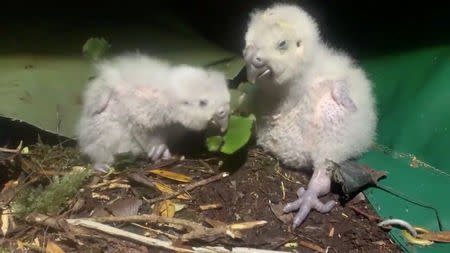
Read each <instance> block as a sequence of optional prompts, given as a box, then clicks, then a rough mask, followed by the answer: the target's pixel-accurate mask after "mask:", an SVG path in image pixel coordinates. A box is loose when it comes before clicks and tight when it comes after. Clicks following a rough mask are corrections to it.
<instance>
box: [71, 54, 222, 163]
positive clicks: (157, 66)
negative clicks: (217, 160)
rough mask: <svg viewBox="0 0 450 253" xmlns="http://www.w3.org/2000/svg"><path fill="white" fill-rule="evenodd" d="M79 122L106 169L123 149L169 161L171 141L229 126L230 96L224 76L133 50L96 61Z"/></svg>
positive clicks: (87, 149)
mask: <svg viewBox="0 0 450 253" xmlns="http://www.w3.org/2000/svg"><path fill="white" fill-rule="evenodd" d="M96 69H97V75H96V77H95V78H94V79H93V80H91V81H90V82H89V83H88V86H87V88H86V91H85V93H84V96H83V109H82V115H81V119H80V122H79V125H78V143H79V146H80V149H81V152H82V153H83V154H85V155H87V156H88V157H90V158H91V160H92V161H93V162H94V168H95V169H97V170H100V171H105V170H106V169H108V168H109V167H110V166H111V164H112V163H113V162H114V159H115V156H116V155H117V154H121V153H131V154H133V155H136V156H137V155H142V154H146V155H147V156H148V158H150V159H151V160H157V159H160V158H162V159H168V158H170V157H171V153H170V150H169V147H168V141H169V139H172V140H173V139H176V138H181V136H182V135H183V134H185V133H186V132H189V131H202V130H205V129H207V128H208V127H210V126H216V127H218V128H220V130H221V131H222V132H223V131H225V130H226V128H227V125H228V116H229V101H230V94H229V91H228V88H227V82H226V79H225V77H224V75H223V74H222V73H220V72H216V71H210V70H205V69H202V68H199V67H194V66H188V65H171V64H170V63H168V62H165V61H163V60H161V59H157V58H152V57H150V56H146V55H143V54H128V55H122V56H118V57H115V58H113V59H111V60H104V61H102V62H100V63H99V64H97V65H96Z"/></svg>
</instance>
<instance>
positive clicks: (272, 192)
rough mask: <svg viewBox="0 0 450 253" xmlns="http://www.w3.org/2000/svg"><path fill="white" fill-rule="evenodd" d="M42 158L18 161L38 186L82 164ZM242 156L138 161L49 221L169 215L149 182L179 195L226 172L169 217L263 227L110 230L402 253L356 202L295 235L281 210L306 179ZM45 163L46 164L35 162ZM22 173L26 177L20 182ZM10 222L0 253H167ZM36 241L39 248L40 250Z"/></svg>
mask: <svg viewBox="0 0 450 253" xmlns="http://www.w3.org/2000/svg"><path fill="white" fill-rule="evenodd" d="M31 151H33V149H32V150H31ZM46 152H47V153H45V154H43V153H42V152H41V153H40V155H41V157H40V158H39V157H36V159H32V158H31V157H32V155H30V156H29V157H26V156H24V157H23V158H22V159H21V160H22V166H23V164H27V166H33V164H34V163H36V161H41V162H40V166H41V168H45V170H44V169H41V171H40V172H39V171H38V172H33V173H29V171H30V169H29V168H28V169H27V170H25V171H28V173H29V175H34V180H35V181H36V180H37V181H41V182H45V181H46V178H48V175H49V174H52V173H50V172H51V171H53V173H55V171H56V168H52V164H55V163H54V162H53V161H54V160H55V159H56V160H58V161H60V162H61V161H64V163H65V165H64V167H66V168H68V167H70V166H74V165H82V164H80V158H79V157H78V155H77V153H76V152H77V151H76V150H72V151H71V152H68V153H62V155H61V154H60V155H59V156H58V154H56V155H53V156H50V154H52V152H56V151H55V149H54V148H50V149H48V150H47V151H46ZM31 153H33V152H31ZM240 153H241V154H238V155H237V156H234V157H233V158H232V159H229V158H224V157H220V156H211V155H209V156H200V157H196V158H195V159H194V158H190V159H187V158H186V159H183V160H179V159H178V160H173V161H169V162H162V163H159V164H150V165H149V164H146V163H143V162H141V163H138V164H139V165H138V166H128V169H125V170H120V171H119V172H117V173H113V174H110V175H106V176H105V175H92V176H90V177H89V178H88V180H87V181H86V182H85V183H84V185H83V188H82V190H80V191H79V193H78V194H77V195H76V196H75V197H74V198H71V199H69V200H68V201H67V202H66V204H65V206H64V207H63V208H62V209H61V210H60V211H59V212H58V213H54V214H48V216H49V217H51V218H52V219H61V218H85V217H104V216H129V215H142V214H157V215H166V214H167V213H165V212H164V210H165V209H164V208H162V204H160V203H162V202H160V201H159V202H156V203H154V204H153V203H150V202H151V200H152V199H154V198H157V197H159V196H161V193H160V191H158V190H155V189H152V188H151V187H149V186H148V184H149V182H150V184H151V183H155V182H160V183H164V184H166V185H168V186H170V187H172V188H173V189H177V188H178V187H180V186H181V185H189V184H195V182H198V181H201V180H203V179H207V178H210V177H212V176H214V175H217V174H219V173H220V172H223V171H227V172H229V173H230V176H228V177H225V178H223V179H220V180H217V181H214V182H210V183H207V184H205V185H203V186H200V187H196V188H194V189H193V190H190V191H188V198H189V199H178V198H172V199H171V202H170V204H171V205H174V206H177V207H182V208H180V209H181V210H177V211H174V212H173V213H172V215H173V217H174V218H179V219H183V220H187V221H192V222H196V224H201V225H203V226H204V227H207V228H211V226H213V227H217V226H221V225H225V224H228V225H229V224H233V223H242V222H247V221H257V220H263V221H266V222H267V223H266V224H265V225H262V226H257V227H254V228H251V229H245V230H240V231H239V232H236V233H233V235H234V237H236V238H231V236H229V235H226V234H223V235H219V236H218V235H216V236H212V237H211V236H210V237H208V236H207V235H204V236H203V235H201V233H200V235H199V236H197V238H196V239H193V240H188V241H184V242H181V241H180V240H178V239H177V238H180V236H181V235H183V233H186V229H180V228H177V225H176V224H173V225H168V226H167V224H166V226H162V225H161V224H157V223H152V224H150V223H145V222H140V223H139V224H136V223H138V222H121V223H118V222H115V223H109V224H110V225H114V226H116V227H118V228H120V229H123V230H126V231H130V232H134V233H137V234H140V235H145V236H148V237H152V238H156V239H160V240H162V241H172V242H173V244H174V245H178V246H179V247H181V248H190V247H193V246H195V247H206V246H213V245H214V246H222V247H225V248H227V249H231V248H232V247H249V248H258V249H271V250H279V251H285V252H402V251H401V249H400V247H399V246H397V245H396V244H394V243H393V242H392V241H391V240H390V239H389V236H388V234H387V231H385V230H382V229H380V228H378V227H377V225H376V223H377V222H376V221H374V220H369V219H368V217H372V218H373V217H376V214H375V213H374V211H373V210H372V208H371V206H370V204H369V203H368V202H367V201H366V200H364V198H360V197H359V198H355V199H353V200H352V201H350V202H348V203H346V204H345V205H344V206H343V205H342V204H341V205H338V206H337V207H335V208H334V209H333V210H332V211H331V212H330V213H328V214H320V213H318V212H315V211H312V212H311V213H310V214H309V216H308V217H307V219H306V221H305V222H304V223H303V224H302V225H301V226H300V227H298V228H297V229H295V230H294V231H292V230H291V220H292V214H288V215H285V214H282V212H281V209H282V207H283V206H284V204H286V203H287V202H289V201H292V200H294V199H295V197H296V195H295V192H296V190H297V188H298V187H300V186H306V185H307V182H308V175H307V174H305V173H303V172H298V171H292V170H286V169H283V168H282V167H281V166H280V165H279V163H278V162H277V161H276V160H275V159H273V158H271V157H270V156H268V155H266V154H264V153H263V152H262V151H261V150H260V149H257V148H254V149H250V150H249V151H248V152H247V151H245V152H240ZM43 157H47V159H45V160H44V161H42V160H39V159H42V158H43ZM48 157H50V158H48ZM52 159H53V160H52ZM1 166H2V165H1V164H0V168H2V169H5V163H3V167H1ZM132 167H134V168H132ZM14 168H15V169H13V168H12V167H9V168H8V173H7V175H8V177H9V178H4V177H3V178H2V182H1V188H2V189H4V188H5V186H4V183H6V182H7V181H8V180H15V179H16V178H15V177H19V175H18V173H12V171H14V170H18V167H17V166H16V167H14ZM151 169H162V170H164V171H173V172H177V173H181V174H183V175H186V176H189V177H190V178H191V179H192V181H191V182H189V183H180V182H177V181H176V180H172V179H167V178H165V177H161V176H158V175H155V174H153V173H149V170H151ZM5 171H6V170H5ZM23 174H24V172H22V176H23ZM25 174H26V173H25ZM44 175H45V176H44ZM132 175H133V176H132ZM3 176H5V174H3ZM136 177H139V178H140V179H139V178H138V179H136ZM28 178H30V177H28ZM133 178H134V179H133ZM142 179H144V180H142ZM143 181H145V182H143ZM146 184H147V186H146ZM112 185H115V186H114V187H112ZM2 193H3V192H2ZM5 196H6V195H4V196H2V198H3V202H5V201H6V200H5V199H4V198H5ZM328 199H335V200H338V195H336V194H329V195H327V196H325V197H324V198H323V199H322V200H323V201H326V200H328ZM149 200H150V201H149ZM0 203H1V201H0ZM208 204H214V205H215V206H216V208H212V209H209V210H201V209H200V207H201V206H203V205H208ZM3 208H5V207H4V206H3ZM355 210H356V211H355ZM361 213H363V214H361ZM172 215H170V214H169V215H168V216H169V217H170V216H172ZM2 221H3V219H2ZM15 221H16V223H17V224H18V225H17V228H15V229H12V230H11V231H10V232H8V234H7V236H6V237H5V238H3V239H1V240H0V248H2V247H3V248H4V249H8V250H9V251H10V252H29V251H39V250H41V251H42V252H44V251H45V250H44V245H47V246H46V247H47V252H48V244H49V243H50V242H53V243H55V244H57V245H58V246H59V248H60V249H61V250H62V251H53V252H172V251H170V250H165V249H161V248H158V247H150V246H145V245H144V244H142V243H139V242H136V241H134V240H131V239H129V238H128V239H127V238H126V237H117V236H111V235H107V234H105V233H101V232H97V231H95V230H89V229H87V230H84V231H81V232H80V231H78V230H72V232H70V231H67V230H65V231H64V229H58V228H56V229H55V227H52V226H47V225H45V224H36V223H34V224H32V223H30V222H24V220H23V219H21V218H16V220H15ZM83 233H84V234H83ZM211 238H212V239H211ZM213 239H214V240H213ZM36 240H37V241H38V242H40V243H38V245H36ZM33 242H34V243H33ZM20 243H22V244H20ZM24 245H25V246H24ZM7 252H8V251H7Z"/></svg>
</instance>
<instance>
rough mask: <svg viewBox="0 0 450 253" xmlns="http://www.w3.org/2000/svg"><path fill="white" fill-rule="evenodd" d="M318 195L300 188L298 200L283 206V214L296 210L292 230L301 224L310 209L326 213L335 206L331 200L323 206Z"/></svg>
mask: <svg viewBox="0 0 450 253" xmlns="http://www.w3.org/2000/svg"><path fill="white" fill-rule="evenodd" d="M318 195H319V194H318V192H317V191H315V190H312V189H308V190H305V188H303V187H300V188H299V189H298V190H297V196H298V199H297V200H295V201H293V202H290V203H288V204H286V206H284V208H283V212H285V213H289V212H292V211H295V210H298V212H297V214H296V215H295V217H294V222H293V224H292V229H295V228H296V227H298V226H299V225H300V224H302V222H303V221H304V220H305V218H306V216H307V215H308V214H309V212H310V211H311V209H315V210H317V211H319V212H321V213H328V212H329V211H330V210H331V209H332V208H333V207H334V206H335V205H336V202H335V201H333V200H330V201H328V202H327V203H325V204H323V203H322V202H321V201H320V200H319V198H318Z"/></svg>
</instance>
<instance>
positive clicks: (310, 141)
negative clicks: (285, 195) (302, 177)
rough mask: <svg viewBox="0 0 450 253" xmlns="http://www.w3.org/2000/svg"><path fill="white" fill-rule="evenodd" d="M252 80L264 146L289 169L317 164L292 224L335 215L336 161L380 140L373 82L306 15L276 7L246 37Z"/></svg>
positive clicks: (254, 19) (260, 14)
mask: <svg viewBox="0 0 450 253" xmlns="http://www.w3.org/2000/svg"><path fill="white" fill-rule="evenodd" d="M245 42H246V45H245V49H244V58H245V60H246V63H247V77H248V79H249V81H251V82H254V83H256V85H257V92H256V93H255V97H254V99H253V100H254V101H255V103H256V104H255V105H254V106H255V107H256V115H257V143H258V144H259V145H260V146H262V147H263V148H264V149H265V150H267V151H269V152H271V153H273V154H274V155H276V156H277V157H278V158H279V159H280V161H282V162H283V163H284V164H286V165H287V166H289V167H293V168H302V167H312V168H313V175H312V177H311V179H310V182H309V184H308V187H307V189H305V188H303V187H301V188H300V189H299V190H298V191H297V195H298V199H297V200H296V201H294V202H291V203H288V204H287V205H286V206H285V208H284V211H285V212H292V211H295V210H298V212H297V214H296V215H295V218H294V221H293V227H294V228H295V227H297V226H299V225H300V224H301V223H302V222H303V220H304V219H305V218H306V216H307V215H308V213H309V212H310V210H311V209H315V210H317V211H319V212H322V213H326V212H329V211H330V210H331V209H332V208H333V207H334V205H335V204H336V203H335V201H329V202H327V203H325V204H323V203H322V202H321V201H320V200H319V199H318V198H319V197H320V196H322V195H325V194H327V193H328V192H329V191H330V183H331V179H330V176H331V175H330V171H329V169H328V168H330V164H329V163H330V162H329V160H331V161H334V162H336V163H340V162H343V161H345V160H347V159H350V158H355V157H357V156H359V155H361V154H362V153H364V152H365V151H367V150H368V148H369V146H370V145H371V144H372V141H373V139H374V136H375V130H376V121H377V119H376V111H375V101H374V95H373V93H372V85H371V82H370V81H369V80H368V79H367V78H366V75H365V73H364V72H363V70H362V69H361V68H360V67H358V66H356V65H355V64H354V63H353V61H352V60H351V59H350V58H349V57H348V56H347V55H345V54H343V53H340V52H336V51H334V50H332V49H330V48H329V47H327V46H326V45H325V44H324V43H323V42H322V40H321V39H320V35H319V31H318V27H317V25H316V22H315V21H314V20H313V19H312V18H311V16H309V15H308V14H307V13H306V12H305V11H304V10H302V9H301V8H299V7H297V6H295V5H289V4H275V5H273V6H272V7H270V8H268V9H266V10H256V11H254V12H253V13H252V14H251V15H250V21H249V24H248V30H247V33H246V35H245Z"/></svg>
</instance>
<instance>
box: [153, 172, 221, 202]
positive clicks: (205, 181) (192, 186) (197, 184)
mask: <svg viewBox="0 0 450 253" xmlns="http://www.w3.org/2000/svg"><path fill="white" fill-rule="evenodd" d="M228 176H229V174H228V173H227V172H222V173H220V174H217V175H215V176H212V177H209V178H207V179H203V180H200V181H197V182H194V183H192V184H189V185H186V186H185V187H183V188H182V189H180V190H178V191H175V192H173V193H171V194H169V195H166V196H161V197H157V198H153V199H150V200H146V202H147V203H149V204H153V203H156V202H159V201H163V200H166V199H171V198H174V197H176V196H178V195H180V194H182V193H185V192H188V191H190V190H192V189H195V188H197V187H200V186H204V185H206V184H209V183H212V182H214V181H217V180H220V179H222V178H225V177H228Z"/></svg>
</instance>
